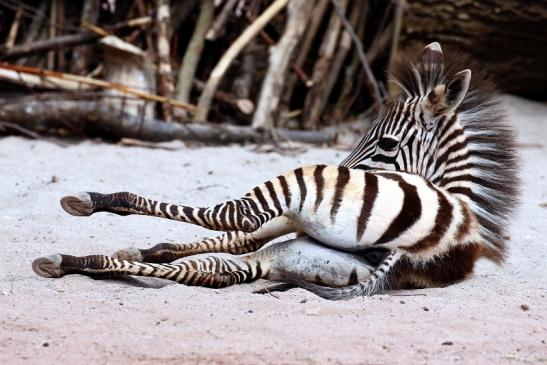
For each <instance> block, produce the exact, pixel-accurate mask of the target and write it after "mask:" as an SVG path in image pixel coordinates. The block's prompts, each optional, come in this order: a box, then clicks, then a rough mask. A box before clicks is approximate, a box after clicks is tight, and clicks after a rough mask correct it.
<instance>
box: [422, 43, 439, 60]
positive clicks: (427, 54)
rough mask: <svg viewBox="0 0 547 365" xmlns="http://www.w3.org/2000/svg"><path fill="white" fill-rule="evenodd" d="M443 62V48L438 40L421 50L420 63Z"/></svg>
mask: <svg viewBox="0 0 547 365" xmlns="http://www.w3.org/2000/svg"><path fill="white" fill-rule="evenodd" d="M443 63H444V57H443V50H442V49H441V45H440V44H439V43H438V42H433V43H430V44H428V45H427V46H425V47H424V50H423V51H422V64H424V65H430V64H440V65H442V64H443Z"/></svg>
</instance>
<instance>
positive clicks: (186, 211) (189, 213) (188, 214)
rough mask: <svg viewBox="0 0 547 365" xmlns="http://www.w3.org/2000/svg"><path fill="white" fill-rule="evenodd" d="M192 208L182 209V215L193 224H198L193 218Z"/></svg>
mask: <svg viewBox="0 0 547 365" xmlns="http://www.w3.org/2000/svg"><path fill="white" fill-rule="evenodd" d="M193 212H194V208H191V207H182V213H184V215H185V216H186V218H187V219H188V220H189V221H191V222H193V223H195V224H199V222H198V221H197V220H196V218H194V214H193Z"/></svg>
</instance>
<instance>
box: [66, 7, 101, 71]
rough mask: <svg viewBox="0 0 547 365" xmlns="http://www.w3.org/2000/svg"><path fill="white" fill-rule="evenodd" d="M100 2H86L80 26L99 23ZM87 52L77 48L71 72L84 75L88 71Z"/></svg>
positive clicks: (73, 56)
mask: <svg viewBox="0 0 547 365" xmlns="http://www.w3.org/2000/svg"><path fill="white" fill-rule="evenodd" d="M99 11H100V0H85V1H84V4H83V6H82V15H81V16H80V24H83V23H91V24H95V23H97V20H98V19H99ZM86 55H87V52H86V48H84V47H76V48H75V49H74V52H73V53H72V65H71V68H70V70H71V72H72V73H75V74H78V75H83V74H84V72H85V70H86V69H87V58H86Z"/></svg>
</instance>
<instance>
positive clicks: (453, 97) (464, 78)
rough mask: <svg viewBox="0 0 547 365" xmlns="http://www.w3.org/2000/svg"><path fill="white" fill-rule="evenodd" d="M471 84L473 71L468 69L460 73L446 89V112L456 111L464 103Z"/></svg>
mask: <svg viewBox="0 0 547 365" xmlns="http://www.w3.org/2000/svg"><path fill="white" fill-rule="evenodd" d="M470 82H471V70H469V69H466V70H463V71H460V72H458V73H457V74H456V75H455V76H454V78H453V79H452V80H451V81H450V82H449V83H448V86H447V87H446V94H445V97H444V104H445V106H446V108H447V110H446V112H452V111H454V110H455V109H456V108H457V107H458V106H460V104H461V103H462V101H463V99H464V98H465V95H467V91H468V90H469V83H470Z"/></svg>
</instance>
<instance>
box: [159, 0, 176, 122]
mask: <svg viewBox="0 0 547 365" xmlns="http://www.w3.org/2000/svg"><path fill="white" fill-rule="evenodd" d="M170 18H171V10H170V8H169V0H158V9H157V13H156V32H157V35H158V44H157V47H158V94H159V95H160V96H163V97H165V98H167V99H170V98H171V97H172V96H173V92H174V91H175V84H174V83H173V69H172V67H171V47H170V44H169V41H170V39H171V27H170V25H171V21H170ZM162 108H163V117H164V118H165V119H166V120H171V117H172V112H171V105H169V104H163V105H162Z"/></svg>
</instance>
